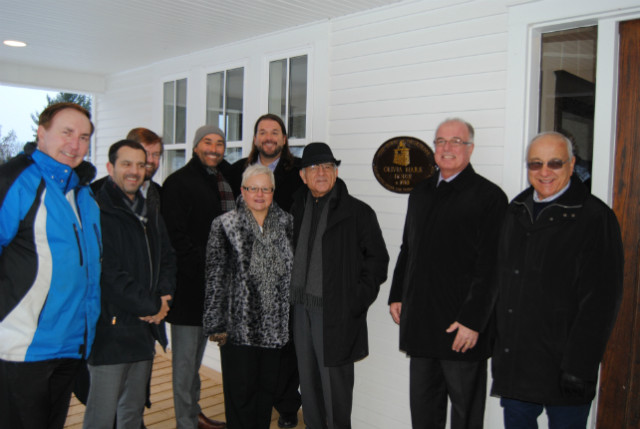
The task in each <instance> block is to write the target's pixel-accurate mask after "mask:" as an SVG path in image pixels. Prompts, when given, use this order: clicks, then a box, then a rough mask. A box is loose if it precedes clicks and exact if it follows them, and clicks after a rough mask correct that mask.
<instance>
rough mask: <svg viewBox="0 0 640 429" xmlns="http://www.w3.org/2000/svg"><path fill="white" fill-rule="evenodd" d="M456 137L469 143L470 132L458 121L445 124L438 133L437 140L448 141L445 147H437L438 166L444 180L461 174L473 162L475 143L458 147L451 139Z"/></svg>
mask: <svg viewBox="0 0 640 429" xmlns="http://www.w3.org/2000/svg"><path fill="white" fill-rule="evenodd" d="M455 137H457V138H459V139H461V140H462V141H463V142H467V141H469V130H468V129H467V126H466V125H465V124H463V123H460V122H456V121H452V122H445V123H444V124H442V125H441V126H440V128H438V131H437V132H436V140H438V139H444V140H446V141H447V142H446V143H445V144H443V145H435V147H436V153H435V159H436V164H438V167H440V173H441V174H442V177H443V178H444V179H447V178H449V177H451V176H453V175H454V174H457V173H459V172H461V171H462V170H464V169H465V167H466V166H467V165H469V162H470V161H471V153H472V152H473V143H470V144H461V145H456V144H453V143H451V139H453V138H455Z"/></svg>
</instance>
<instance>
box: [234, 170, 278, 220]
mask: <svg viewBox="0 0 640 429" xmlns="http://www.w3.org/2000/svg"><path fill="white" fill-rule="evenodd" d="M263 189H270V190H271V191H270V192H263ZM241 192H242V199H243V200H244V201H245V203H246V204H247V207H249V209H250V210H251V212H254V213H255V212H258V213H264V212H266V211H267V210H269V206H270V205H271V202H272V201H273V183H271V178H270V177H269V176H268V175H266V174H256V175H255V176H251V177H249V178H248V179H247V180H246V181H245V183H244V185H243V186H242V189H241Z"/></svg>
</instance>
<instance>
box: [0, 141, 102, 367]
mask: <svg viewBox="0 0 640 429" xmlns="http://www.w3.org/2000/svg"><path fill="white" fill-rule="evenodd" d="M95 173H96V170H95V167H93V165H91V164H90V163H88V162H82V163H81V164H80V165H79V166H78V167H76V168H75V169H72V168H71V167H69V166H67V165H64V164H61V163H59V162H57V161H56V160H54V159H53V158H51V157H49V156H48V155H46V154H45V153H43V152H41V151H39V150H37V149H36V146H35V144H33V143H30V144H27V145H26V146H25V148H24V152H23V153H21V154H20V155H18V156H16V157H15V158H13V159H12V160H11V161H9V162H7V163H6V164H4V165H1V166H0V359H2V360H6V361H16V362H34V361H42V360H49V359H57V358H77V359H80V358H86V357H87V356H88V355H89V352H90V349H91V344H92V343H93V339H94V336H95V327H96V321H97V319H98V316H99V314H100V258H101V247H102V244H101V233H100V211H99V208H98V205H97V203H96V201H95V199H94V196H93V194H92V192H91V190H90V188H89V186H88V183H89V182H90V181H91V180H92V179H93V178H94V177H95Z"/></svg>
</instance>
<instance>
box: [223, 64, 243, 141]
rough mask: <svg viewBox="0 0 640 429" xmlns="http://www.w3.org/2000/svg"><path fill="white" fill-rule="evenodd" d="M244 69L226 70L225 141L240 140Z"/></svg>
mask: <svg viewBox="0 0 640 429" xmlns="http://www.w3.org/2000/svg"><path fill="white" fill-rule="evenodd" d="M243 89H244V69H243V68H238V69H233V70H227V91H226V94H227V114H226V124H225V127H224V129H225V131H226V133H227V141H240V140H242V100H243Z"/></svg>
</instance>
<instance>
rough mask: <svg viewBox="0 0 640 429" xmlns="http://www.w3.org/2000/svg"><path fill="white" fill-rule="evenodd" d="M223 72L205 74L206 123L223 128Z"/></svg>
mask: <svg viewBox="0 0 640 429" xmlns="http://www.w3.org/2000/svg"><path fill="white" fill-rule="evenodd" d="M223 95H224V72H218V73H211V74H209V75H207V119H206V124H207V125H215V126H216V127H219V128H224V126H223V125H224V124H223V123H222V116H223V113H224V110H223V108H224V104H223V103H224V99H223Z"/></svg>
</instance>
